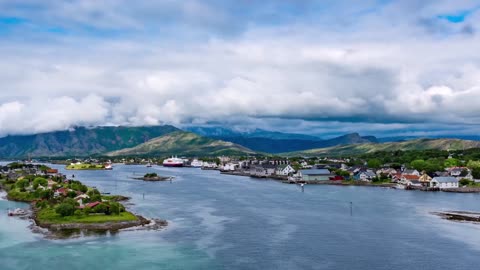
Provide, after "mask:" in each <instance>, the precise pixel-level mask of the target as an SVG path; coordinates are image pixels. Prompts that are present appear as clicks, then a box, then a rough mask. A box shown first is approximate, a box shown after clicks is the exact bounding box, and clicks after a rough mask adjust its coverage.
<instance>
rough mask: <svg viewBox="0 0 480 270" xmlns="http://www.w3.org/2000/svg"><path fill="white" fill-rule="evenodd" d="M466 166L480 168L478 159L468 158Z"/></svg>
mask: <svg viewBox="0 0 480 270" xmlns="http://www.w3.org/2000/svg"><path fill="white" fill-rule="evenodd" d="M467 167H468V168H470V169H474V168H480V161H474V160H470V161H469V162H468V163H467Z"/></svg>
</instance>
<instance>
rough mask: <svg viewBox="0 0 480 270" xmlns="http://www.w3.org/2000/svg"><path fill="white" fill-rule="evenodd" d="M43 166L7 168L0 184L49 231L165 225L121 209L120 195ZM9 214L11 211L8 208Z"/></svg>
mask: <svg viewBox="0 0 480 270" xmlns="http://www.w3.org/2000/svg"><path fill="white" fill-rule="evenodd" d="M49 171H50V172H51V171H52V170H51V169H50V168H48V167H46V166H37V165H33V166H31V167H24V168H22V169H18V168H17V169H11V171H10V172H9V173H8V174H7V175H2V176H1V178H0V186H1V187H2V188H3V189H5V190H6V191H7V199H9V200H13V201H21V202H28V203H30V204H31V207H32V211H31V218H32V220H33V221H34V222H35V225H36V226H38V227H40V228H44V229H48V231H49V232H50V233H53V234H55V233H60V234H62V235H64V234H63V233H64V232H65V231H72V230H77V231H82V232H88V230H95V231H110V232H112V231H118V230H120V229H126V228H132V227H138V226H146V225H149V226H150V225H153V226H155V227H156V228H159V227H163V226H166V225H167V222H166V221H164V220H149V219H146V218H144V217H142V216H139V215H135V214H133V213H131V212H129V211H127V210H126V209H125V206H124V205H122V204H121V203H120V202H119V201H123V200H127V199H128V198H127V197H124V196H120V195H113V196H106V195H102V194H101V193H100V191H98V190H97V189H96V188H91V187H88V186H86V185H84V184H82V183H81V182H80V181H77V180H70V179H67V178H66V176H65V175H62V174H58V173H50V174H49V173H47V172H49ZM9 215H15V214H14V212H9Z"/></svg>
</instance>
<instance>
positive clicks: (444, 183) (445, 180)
mask: <svg viewBox="0 0 480 270" xmlns="http://www.w3.org/2000/svg"><path fill="white" fill-rule="evenodd" d="M458 186H459V185H458V179H457V178H455V177H452V176H443V177H434V178H433V179H432V181H430V187H433V188H439V189H446V188H458Z"/></svg>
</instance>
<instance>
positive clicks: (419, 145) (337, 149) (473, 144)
mask: <svg viewBox="0 0 480 270" xmlns="http://www.w3.org/2000/svg"><path fill="white" fill-rule="evenodd" d="M469 148H480V141H468V140H460V139H416V140H410V141H404V142H390V143H366V144H353V145H341V146H334V147H327V148H317V149H311V150H306V151H298V152H290V153H286V154H285V155H287V156H327V155H331V156H346V155H357V154H365V153H373V152H377V151H396V150H403V151H406V150H427V149H436V150H462V149H469Z"/></svg>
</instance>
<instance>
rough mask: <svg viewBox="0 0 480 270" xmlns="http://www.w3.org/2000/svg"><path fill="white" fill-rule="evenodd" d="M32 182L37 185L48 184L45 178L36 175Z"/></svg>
mask: <svg viewBox="0 0 480 270" xmlns="http://www.w3.org/2000/svg"><path fill="white" fill-rule="evenodd" d="M33 184H34V185H35V184H36V185H37V186H44V187H46V186H48V181H47V179H45V178H43V177H36V178H35V179H34V180H33Z"/></svg>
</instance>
